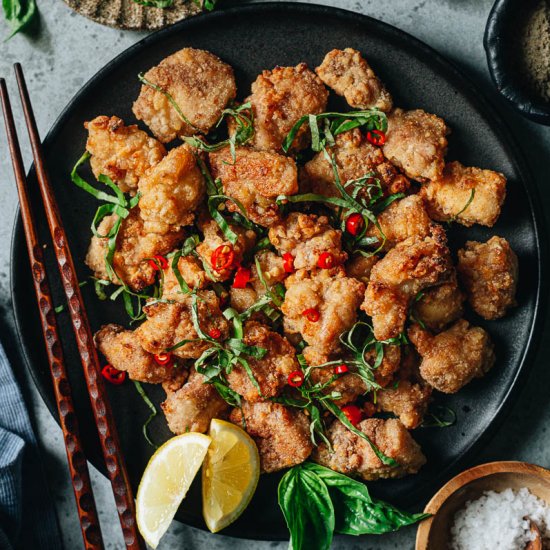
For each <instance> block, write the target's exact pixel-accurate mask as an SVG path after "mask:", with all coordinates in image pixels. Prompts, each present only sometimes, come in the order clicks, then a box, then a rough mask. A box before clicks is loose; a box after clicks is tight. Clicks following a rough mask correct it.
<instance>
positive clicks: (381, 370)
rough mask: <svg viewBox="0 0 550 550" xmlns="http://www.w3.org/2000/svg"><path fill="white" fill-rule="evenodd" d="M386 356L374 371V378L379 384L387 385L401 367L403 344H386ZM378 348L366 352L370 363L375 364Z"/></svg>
mask: <svg viewBox="0 0 550 550" xmlns="http://www.w3.org/2000/svg"><path fill="white" fill-rule="evenodd" d="M383 347H384V357H383V358H382V362H381V363H380V365H379V366H378V368H377V369H376V370H375V371H374V379H375V381H376V383H377V384H379V385H380V386H382V387H383V388H384V387H386V386H387V385H388V384H389V383H390V382H391V381H392V379H393V375H394V374H395V373H396V372H397V371H398V370H399V368H400V367H401V358H402V355H403V354H402V353H401V346H399V345H394V344H384V346H383ZM376 353H377V352H376V349H374V348H373V349H371V350H369V351H368V352H367V353H366V354H365V358H366V360H367V361H368V362H369V364H371V365H374V364H375V361H376Z"/></svg>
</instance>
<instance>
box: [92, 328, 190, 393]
mask: <svg viewBox="0 0 550 550" xmlns="http://www.w3.org/2000/svg"><path fill="white" fill-rule="evenodd" d="M94 342H95V345H96V347H97V349H98V350H99V351H100V352H101V353H102V354H103V355H104V356H105V359H107V361H108V363H109V364H110V365H111V366H113V367H114V368H115V369H118V370H121V371H125V372H127V373H128V376H129V377H130V378H131V379H132V380H137V381H138V382H147V383H149V384H161V383H164V382H170V383H175V384H178V383H179V385H180V386H181V385H182V384H183V382H185V379H186V378H187V370H184V369H183V368H181V366H180V365H178V364H177V363H175V364H170V365H159V364H158V363H157V362H156V361H155V360H154V359H153V355H152V354H151V353H148V352H146V351H145V350H144V349H143V348H142V347H141V345H140V341H139V338H138V337H137V335H136V333H135V332H134V331H132V330H126V329H125V328H124V327H122V326H120V325H115V324H109V325H104V326H102V327H101V329H100V330H98V331H97V332H96V333H95V335H94Z"/></svg>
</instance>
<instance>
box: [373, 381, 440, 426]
mask: <svg viewBox="0 0 550 550" xmlns="http://www.w3.org/2000/svg"><path fill="white" fill-rule="evenodd" d="M431 395H432V388H431V387H430V386H428V385H426V384H422V383H418V382H413V381H411V380H398V381H397V383H396V385H395V386H392V385H390V386H388V387H387V388H384V389H382V390H379V391H378V392H377V393H376V404H377V405H378V407H379V408H380V410H382V411H384V412H390V413H393V414H395V415H396V416H397V417H398V418H399V420H400V421H401V423H402V424H403V426H405V428H407V429H409V430H413V429H414V428H417V427H418V426H420V424H422V420H423V419H424V415H425V414H426V411H427V410H428V405H429V403H430V397H431Z"/></svg>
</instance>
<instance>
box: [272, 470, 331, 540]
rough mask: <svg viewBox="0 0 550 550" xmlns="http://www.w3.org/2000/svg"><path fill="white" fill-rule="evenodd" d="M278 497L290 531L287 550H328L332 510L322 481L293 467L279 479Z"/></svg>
mask: <svg viewBox="0 0 550 550" xmlns="http://www.w3.org/2000/svg"><path fill="white" fill-rule="evenodd" d="M278 496H279V506H280V507H281V510H282V511H283V515H284V517H285V521H286V524H287V526H288V530H289V531H290V548H291V549H292V550H328V549H329V548H330V545H331V543H332V536H333V533H334V508H333V506H332V501H331V500H330V495H329V492H328V489H327V487H326V485H325V484H324V483H323V481H322V480H321V479H320V478H319V477H318V476H317V475H316V474H315V473H314V472H311V471H308V470H306V469H304V468H302V466H295V467H294V468H292V470H290V471H288V472H287V473H286V474H285V475H284V476H283V478H282V479H281V482H280V483H279V488H278Z"/></svg>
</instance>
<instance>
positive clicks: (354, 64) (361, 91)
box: [315, 48, 392, 112]
mask: <svg viewBox="0 0 550 550" xmlns="http://www.w3.org/2000/svg"><path fill="white" fill-rule="evenodd" d="M315 72H316V73H317V75H318V76H319V78H320V79H321V80H322V81H323V82H324V83H325V84H326V85H327V86H328V87H329V88H332V89H333V90H334V91H335V92H336V93H337V94H338V95H341V96H344V97H345V98H346V101H347V102H348V104H349V105H350V106H351V107H354V108H355V109H380V110H381V111H385V112H388V111H390V110H391V108H392V98H391V95H390V94H389V92H388V91H387V90H386V88H385V86H384V84H382V82H381V81H380V79H379V78H378V77H377V76H376V75H375V74H374V71H373V70H372V69H371V68H370V66H369V64H368V63H367V60H366V59H364V58H363V56H362V55H361V52H358V51H357V50H354V49H352V48H346V49H345V50H332V51H330V52H328V53H327V55H325V58H324V59H323V62H322V63H321V65H320V66H319V67H317V68H316V69H315Z"/></svg>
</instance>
